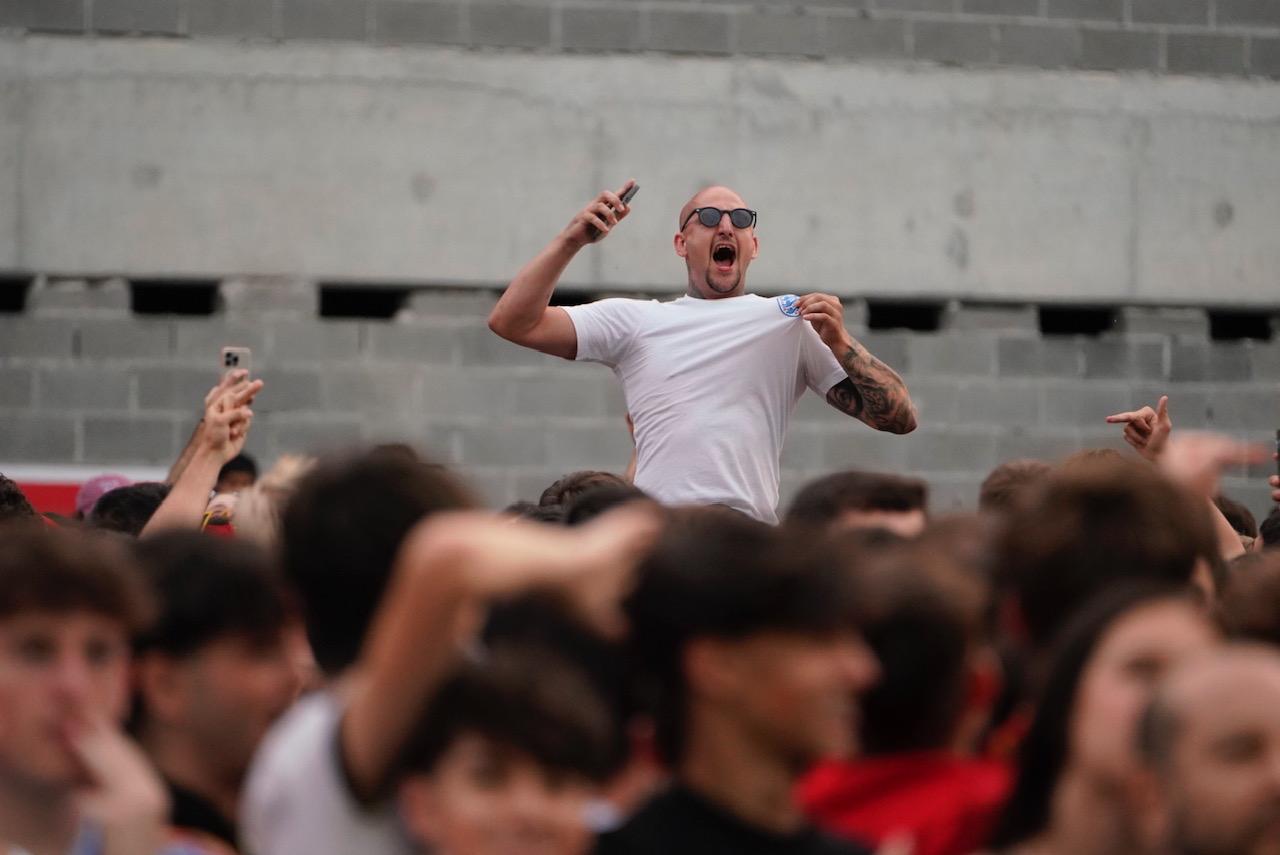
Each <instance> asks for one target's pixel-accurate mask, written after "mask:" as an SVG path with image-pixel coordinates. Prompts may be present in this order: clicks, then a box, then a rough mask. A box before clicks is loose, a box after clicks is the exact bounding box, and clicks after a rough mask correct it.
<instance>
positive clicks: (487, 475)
mask: <svg viewBox="0 0 1280 855" xmlns="http://www.w3.org/2000/svg"><path fill="white" fill-rule="evenodd" d="M460 474H461V475H462V477H463V479H464V480H465V481H466V482H467V484H468V485H469V486H470V487H471V489H472V491H474V492H475V493H476V495H478V496H479V498H480V501H481V502H483V504H484V506H485V507H487V508H492V509H493V510H500V509H502V508H505V507H506V506H507V505H510V504H511V503H512V502H514V501H516V495H517V494H516V485H515V481H514V479H513V478H512V477H511V473H510V472H508V471H507V470H505V469H484V468H478V467H468V468H467V469H466V470H465V471H463V472H461V473H460Z"/></svg>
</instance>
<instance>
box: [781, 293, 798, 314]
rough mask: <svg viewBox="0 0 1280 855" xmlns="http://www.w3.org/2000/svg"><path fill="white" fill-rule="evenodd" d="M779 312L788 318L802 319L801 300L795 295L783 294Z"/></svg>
mask: <svg viewBox="0 0 1280 855" xmlns="http://www.w3.org/2000/svg"><path fill="white" fill-rule="evenodd" d="M778 310H779V311H781V312H782V314H784V315H786V316H787V317H788V318H798V317H800V298H799V297H797V296H796V295H795V294H783V295H782V296H781V297H779V298H778Z"/></svg>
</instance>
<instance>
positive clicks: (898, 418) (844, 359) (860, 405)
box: [827, 337, 916, 433]
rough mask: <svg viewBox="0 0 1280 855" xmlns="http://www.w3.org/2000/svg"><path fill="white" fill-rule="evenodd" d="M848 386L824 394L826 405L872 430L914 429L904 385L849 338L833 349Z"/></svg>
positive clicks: (840, 386) (913, 416)
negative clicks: (846, 376) (846, 378)
mask: <svg viewBox="0 0 1280 855" xmlns="http://www.w3.org/2000/svg"><path fill="white" fill-rule="evenodd" d="M832 352H833V353H835V356H836V359H837V360H839V362H840V367H841V368H843V369H844V370H845V374H847V375H848V378H849V382H848V383H840V384H837V385H836V386H835V387H833V388H832V389H831V391H830V392H829V393H828V394H827V401H828V402H829V403H830V404H831V405H832V406H834V407H836V408H837V409H839V410H842V411H843V412H845V413H848V414H849V415H851V416H853V417H854V418H857V419H860V420H861V421H863V422H865V423H866V424H868V425H870V426H871V427H873V428H875V429H876V430H883V431H888V432H889V433H910V432H911V431H913V430H915V429H916V409H915V405H914V404H912V403H911V396H910V395H909V394H908V393H907V385H906V384H905V383H904V382H903V381H902V378H901V377H900V376H898V372H896V371H894V370H893V369H892V368H890V367H889V366H888V365H885V364H884V363H883V362H881V361H880V360H879V359H877V358H876V357H875V356H873V355H872V354H871V353H870V351H868V350H867V349H866V348H865V347H863V346H862V345H861V344H859V343H858V342H857V341H855V340H854V339H853V338H852V337H849V338H847V339H846V340H845V341H844V342H843V343H842V344H841V345H840V346H839V347H837V348H833V350H832Z"/></svg>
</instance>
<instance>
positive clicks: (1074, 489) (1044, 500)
mask: <svg viewBox="0 0 1280 855" xmlns="http://www.w3.org/2000/svg"><path fill="white" fill-rule="evenodd" d="M1198 558H1203V559H1205V560H1206V561H1208V562H1209V563H1210V566H1211V567H1212V566H1218V567H1221V563H1222V562H1221V558H1220V557H1219V555H1218V551H1217V542H1216V539H1215V537H1214V534H1213V529H1212V527H1211V525H1210V521H1209V517H1208V513H1207V509H1206V508H1204V507H1202V506H1201V505H1199V504H1197V503H1196V502H1195V501H1194V500H1193V499H1192V498H1191V497H1190V496H1189V495H1187V494H1185V493H1184V492H1183V491H1182V490H1181V489H1180V488H1178V487H1177V486H1175V485H1174V484H1173V483H1171V482H1169V481H1167V480H1166V479H1165V478H1164V477H1162V476H1161V475H1160V474H1159V473H1157V472H1156V471H1155V470H1154V469H1153V468H1152V467H1151V466H1147V465H1144V464H1138V463H1131V462H1127V461H1121V462H1115V461H1110V460H1092V461H1089V460H1085V461H1081V462H1079V463H1077V464H1076V465H1075V466H1073V467H1071V468H1070V469H1066V470H1059V471H1058V472H1055V473H1054V474H1053V475H1052V476H1051V477H1050V478H1049V480H1048V481H1047V482H1046V483H1045V486H1044V489H1043V490H1040V491H1038V492H1037V495H1036V496H1035V498H1034V500H1033V501H1032V502H1030V503H1029V504H1028V505H1026V506H1025V507H1020V508H1017V509H1016V510H1015V511H1014V512H1013V513H1012V514H1010V515H1009V517H1008V524H1007V525H1006V526H1005V531H1004V534H1003V536H1002V537H1001V538H1000V539H999V542H998V545H997V579H998V583H999V585H1000V586H1002V588H1003V589H1004V590H1006V591H1008V592H1009V593H1011V594H1012V595H1013V597H1014V598H1015V599H1016V601H1017V603H1018V606H1019V608H1020V610H1021V615H1022V619H1023V621H1024V623H1025V626H1026V630H1027V634H1028V636H1029V639H1030V641H1031V644H1032V646H1033V647H1034V648H1036V649H1038V650H1044V649H1046V648H1047V647H1048V646H1049V645H1050V644H1051V643H1052V642H1053V640H1054V637H1055V636H1056V635H1057V633H1058V630H1059V628H1060V627H1061V626H1062V625H1063V624H1064V622H1065V621H1066V620H1068V619H1069V618H1070V616H1071V615H1072V614H1073V612H1074V611H1075V609H1076V608H1078V607H1079V606H1080V605H1081V604H1082V603H1084V602H1086V601H1087V600H1088V599H1090V598H1091V597H1092V596H1093V595H1094V594H1096V593H1097V592H1098V591H1100V590H1101V589H1102V588H1104V587H1106V586H1108V585H1111V584H1113V583H1114V582H1115V581H1117V580H1124V579H1154V580H1157V581H1163V582H1168V583H1181V584H1186V583H1189V582H1190V581H1191V577H1192V573H1193V571H1194V569H1195V564H1196V560H1197V559H1198Z"/></svg>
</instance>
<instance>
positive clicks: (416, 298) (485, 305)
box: [400, 4, 498, 321]
mask: <svg viewBox="0 0 1280 855" xmlns="http://www.w3.org/2000/svg"><path fill="white" fill-rule="evenodd" d="M415 5H418V4H415ZM497 302H498V293H497V292H496V291H489V290H487V289H480V288H468V289H466V290H455V289H449V288H423V289H421V290H418V291H414V292H413V293H411V294H410V295H409V297H408V298H407V299H406V300H405V304H404V308H402V309H401V310H400V312H401V314H402V315H405V316H407V318H408V319H411V320H416V319H425V320H431V319H439V320H454V321H457V320H471V319H480V318H487V317H489V313H490V312H491V311H493V307H494V306H495V305H497Z"/></svg>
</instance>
